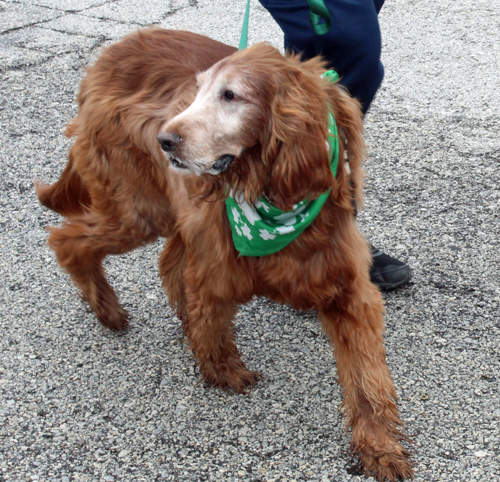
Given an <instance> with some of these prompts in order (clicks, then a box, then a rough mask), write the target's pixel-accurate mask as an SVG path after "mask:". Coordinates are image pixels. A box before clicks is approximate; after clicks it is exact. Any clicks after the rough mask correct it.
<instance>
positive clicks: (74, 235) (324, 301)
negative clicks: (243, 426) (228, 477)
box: [36, 29, 413, 480]
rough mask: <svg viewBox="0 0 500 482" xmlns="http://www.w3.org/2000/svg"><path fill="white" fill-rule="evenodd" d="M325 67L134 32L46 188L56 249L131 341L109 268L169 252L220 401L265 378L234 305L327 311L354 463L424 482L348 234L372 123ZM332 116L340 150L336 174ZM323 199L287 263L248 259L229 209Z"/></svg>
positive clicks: (284, 255)
mask: <svg viewBox="0 0 500 482" xmlns="http://www.w3.org/2000/svg"><path fill="white" fill-rule="evenodd" d="M325 70H326V67H325V64H324V62H323V61H322V60H321V59H312V60H308V61H305V62H300V61H299V59H298V58H297V57H296V56H283V55H281V54H280V53H279V51H278V50H277V49H275V48H273V47H272V46H270V45H267V44H257V45H254V46H252V47H250V48H248V49H246V50H241V51H236V49H235V48H233V47H230V46H227V45H224V44H222V43H219V42H217V41H214V40H211V39H210V38H207V37H204V36H201V35H196V34H193V33H188V32H180V31H168V30H162V29H151V30H144V31H140V32H137V33H134V34H132V35H130V36H128V37H126V38H125V39H123V40H122V41H120V42H118V43H116V44H115V45H112V46H110V47H108V48H107V49H105V51H104V52H103V54H102V55H101V56H100V58H99V59H98V60H97V62H96V63H95V65H94V66H93V67H90V68H89V69H88V73H87V75H86V77H85V78H84V79H83V81H82V84H81V91H80V94H79V96H78V104H79V112H78V115H77V117H76V118H75V119H74V120H73V121H72V122H71V124H70V125H69V127H68V128H67V135H68V136H72V137H74V138H75V142H74V144H73V146H72V147H71V150H70V153H69V162H68V163H67V165H66V167H65V169H64V171H63V173H62V175H61V177H60V179H59V180H58V181H57V182H56V183H54V184H52V185H50V186H49V185H44V184H37V186H36V189H37V194H38V197H39V199H40V202H41V203H42V204H43V205H45V206H47V207H48V208H50V209H53V210H54V211H56V212H58V213H60V214H62V215H63V216H65V218H66V220H65V222H64V224H63V225H62V226H61V227H58V228H52V229H51V230H50V237H49V240H48V242H49V245H50V247H51V248H52V249H53V250H54V251H55V253H56V256H57V260H58V262H59V264H60V265H61V266H62V267H63V268H64V269H65V270H66V271H67V272H68V273H69V275H70V276H71V278H72V280H73V281H74V283H75V284H76V285H77V286H78V287H79V288H80V289H81V290H82V292H83V295H84V297H85V299H86V300H87V301H88V303H89V304H90V306H91V307H92V309H93V310H94V312H95V314H96V316H97V318H98V320H99V321H100V322H101V323H102V324H103V325H105V326H107V327H109V328H111V329H114V330H123V329H125V328H126V326H127V312H126V311H125V310H124V309H123V308H122V307H121V306H120V304H119V302H118V298H117V296H116V294H115V292H114V291H113V289H112V287H111V286H110V285H109V284H108V282H107V281H106V279H105V274H104V269H103V264H102V261H103V259H104V258H105V257H106V256H107V255H109V254H121V253H126V252H128V251H131V250H132V249H134V248H137V247H138V246H141V245H144V244H147V243H151V242H153V241H155V240H156V239H157V238H158V237H160V236H161V237H164V238H167V242H166V245H165V247H164V249H163V252H162V253H161V257H160V275H161V278H162V280H163V287H164V289H165V291H166V293H167V295H168V298H169V301H170V304H171V306H172V307H173V308H174V309H175V310H176V312H177V314H178V317H179V319H180V320H182V325H183V328H184V331H185V334H186V337H187V341H188V343H189V348H190V349H191V350H192V352H193V354H194V356H195V358H196V361H197V364H198V366H199V370H200V373H201V376H202V378H203V380H205V381H206V382H207V383H208V384H210V385H212V386H215V387H220V388H223V389H232V390H235V391H237V392H245V391H246V390H247V389H249V388H250V387H252V386H253V385H254V384H255V383H256V381H257V380H258V378H259V374H258V373H256V372H254V371H251V370H249V369H248V368H247V367H246V366H245V365H244V363H243V362H242V361H241V358H240V355H239V352H238V348H237V347H236V344H235V341H234V334H233V318H234V316H235V313H236V311H237V309H238V305H240V304H242V303H246V302H248V301H249V300H251V299H252V298H253V297H254V296H264V297H267V298H270V299H272V300H275V301H277V302H279V303H289V304H290V305H292V306H293V307H294V308H296V309H298V310H316V311H317V312H318V313H319V317H320V319H321V323H322V326H323V329H324V331H325V332H326V334H327V335H328V337H329V338H330V340H331V342H332V344H333V347H334V353H335V356H336V359H337V373H338V379H339V383H340V385H341V387H342V388H343V391H344V402H343V411H344V413H345V415H346V418H347V422H346V423H347V425H348V426H349V427H350V428H351V429H352V450H353V451H354V452H355V453H357V454H358V455H359V457H360V459H361V464H362V466H363V468H364V470H365V472H366V473H368V474H373V475H375V476H376V477H377V478H378V479H379V480H396V479H398V478H406V477H411V476H412V475H413V472H412V468H411V464H410V462H409V459H408V454H407V453H406V451H405V450H404V449H403V448H402V446H401V441H402V440H403V439H404V438H405V436H404V435H403V433H402V430H401V425H402V422H401V420H400V418H399V414H398V410H397V407H396V403H395V400H396V391H395V388H394V385H393V382H392V379H391V375H390V372H389V369H388V367H387V365H386V355H385V349H384V344H383V330H384V319H383V311H384V308H383V303H382V299H381V294H380V292H379V290H378V289H377V288H376V287H375V286H374V285H373V284H372V283H371V282H370V279H369V266H370V260H371V257H370V251H369V246H368V244H367V242H366V241H365V240H364V238H363V237H362V235H361V234H360V232H359V231H358V229H357V227H356V223H355V216H354V208H353V199H355V200H356V202H357V203H358V205H359V204H360V202H361V184H362V171H361V161H362V159H363V156H364V143H363V138H362V130H363V127H362V116H361V113H360V109H359V105H358V103H357V102H356V101H355V100H353V99H352V98H351V97H350V96H349V95H348V93H347V92H346V91H345V90H344V89H343V88H342V87H341V86H339V85H338V84H337V83H335V82H332V81H330V80H327V79H325V78H322V74H323V73H324V72H325ZM329 112H331V113H333V115H334V117H335V120H336V125H337V128H338V138H339V139H340V141H339V153H338V160H339V164H338V169H337V172H336V173H334V172H332V168H331V166H330V159H329V155H328V146H327V142H326V139H327V138H328V135H329V133H328V122H327V118H328V116H329ZM347 152H348V154H349V163H347ZM334 174H335V175H334ZM324 193H329V194H328V195H327V198H326V201H325V203H324V205H323V207H322V209H321V210H320V211H319V214H318V215H317V217H316V218H315V219H314V221H313V222H312V224H310V225H309V227H307V228H306V229H305V230H304V231H303V232H302V233H301V234H300V235H299V236H298V237H296V238H295V239H294V240H293V241H291V242H290V243H289V244H287V245H286V246H285V247H284V248H283V249H281V250H279V251H277V252H275V253H273V254H268V255H264V256H246V255H239V253H238V251H237V250H236V249H235V245H234V242H233V237H232V231H231V227H230V224H229V220H228V211H227V208H226V198H227V197H228V196H229V195H230V194H231V195H234V196H235V198H236V196H238V197H239V199H240V200H244V201H245V203H246V205H247V206H252V205H255V204H256V203H258V202H260V201H259V200H261V199H265V200H266V201H267V202H269V203H270V204H272V205H273V206H274V207H276V208H277V209H280V210H282V211H290V210H291V209H292V208H293V207H294V206H295V205H296V204H297V203H299V202H301V201H303V200H315V199H316V198H318V197H319V196H320V195H323V194H324Z"/></svg>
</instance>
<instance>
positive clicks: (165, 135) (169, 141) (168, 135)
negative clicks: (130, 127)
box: [156, 132, 182, 152]
mask: <svg viewBox="0 0 500 482" xmlns="http://www.w3.org/2000/svg"><path fill="white" fill-rule="evenodd" d="M156 139H158V142H159V143H160V146H161V148H162V149H163V150H164V151H166V152H171V151H173V150H174V149H175V148H176V147H177V146H178V145H179V143H180V142H181V140H182V138H181V136H180V135H179V134H176V133H175V132H160V134H158V135H157V136H156Z"/></svg>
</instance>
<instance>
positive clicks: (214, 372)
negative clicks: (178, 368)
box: [200, 361, 262, 393]
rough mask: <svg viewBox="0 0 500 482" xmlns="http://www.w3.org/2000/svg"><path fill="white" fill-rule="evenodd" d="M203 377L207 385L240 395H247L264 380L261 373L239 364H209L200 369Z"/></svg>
mask: <svg viewBox="0 0 500 482" xmlns="http://www.w3.org/2000/svg"><path fill="white" fill-rule="evenodd" d="M200 369H201V375H202V377H203V379H204V380H205V382H206V383H208V384H209V385H210V386H212V387H217V388H222V389H223V390H234V391H235V392H238V393H247V392H248V390H249V389H251V388H253V387H254V386H255V384H256V383H257V382H258V381H259V380H260V379H261V378H262V375H261V374H260V373H259V372H254V371H251V370H248V369H247V368H246V367H245V365H244V364H243V363H242V362H241V361H239V363H230V362H228V363H224V364H219V365H212V364H209V365H208V366H207V365H205V366H203V367H200Z"/></svg>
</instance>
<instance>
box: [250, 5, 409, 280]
mask: <svg viewBox="0 0 500 482" xmlns="http://www.w3.org/2000/svg"><path fill="white" fill-rule="evenodd" d="M260 3H261V4H262V5H263V6H264V7H265V8H266V9H267V10H269V13H270V14H271V15H272V16H273V18H274V19H275V20H276V22H277V23H278V24H279V26H280V27H281V29H282V30H283V33H284V35H285V49H286V50H287V51H294V52H296V53H299V54H300V55H301V56H302V57H303V58H304V59H306V58H310V57H315V56H318V55H321V56H323V57H324V58H325V59H326V60H327V61H328V65H329V67H330V68H333V69H335V70H336V71H337V72H338V74H339V76H340V83H341V84H342V85H344V86H345V87H346V88H347V89H348V90H349V92H350V94H351V95H352V96H353V97H356V98H357V99H358V100H359V101H360V102H361V105H362V109H363V113H366V112H367V111H368V109H369V108H370V105H371V103H372V100H373V98H374V97H375V94H376V92H377V90H378V88H379V87H380V84H381V83H382V79H383V76H384V68H383V66H382V62H381V60H380V54H381V37H380V27H379V22H378V13H379V12H380V9H381V8H382V5H383V4H384V0H325V5H326V6H327V8H328V11H329V13H330V17H331V20H332V26H331V28H330V30H329V32H328V33H326V34H325V35H318V34H316V32H315V31H314V29H313V26H312V24H311V21H310V19H309V5H308V3H307V0H260ZM372 257H373V263H372V267H371V270H370V278H371V280H372V282H373V283H375V284H376V285H378V286H379V287H380V288H381V289H383V290H392V289H396V288H399V287H400V286H403V285H405V284H406V283H408V281H409V280H410V277H411V271H410V267H409V266H408V265H407V264H406V263H403V262H401V261H399V260H397V259H395V258H393V257H391V256H389V255H387V254H385V253H383V252H382V251H381V250H379V249H376V248H372Z"/></svg>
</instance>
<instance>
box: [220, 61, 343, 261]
mask: <svg viewBox="0 0 500 482" xmlns="http://www.w3.org/2000/svg"><path fill="white" fill-rule="evenodd" d="M323 76H324V77H327V78H328V79H329V80H331V81H332V82H335V81H336V80H337V79H338V75H337V73H336V72H335V71H333V70H330V71H328V72H325V74H323ZM328 131H329V134H328V141H327V148H328V151H329V154H330V166H331V169H332V172H333V175H334V176H335V175H336V172H337V165H338V162H339V139H338V132H337V124H336V122H335V118H334V116H333V114H332V112H331V109H330V112H329V113H328ZM330 191H331V189H329V190H328V191H327V192H325V193H324V194H322V195H321V196H319V197H318V198H317V199H314V200H313V201H301V202H299V203H298V204H296V205H295V206H294V207H293V210H292V211H281V210H280V209H278V208H276V207H274V206H273V205H271V204H269V203H268V202H267V201H266V200H265V199H264V198H260V199H258V200H257V201H256V202H255V204H254V205H250V204H249V203H247V202H246V201H245V199H244V197H243V195H242V194H241V195H240V196H239V197H234V196H233V193H232V192H231V193H230V195H229V197H228V198H227V199H226V210H227V216H228V218H229V224H230V225H231V231H232V234H233V242H234V246H235V248H236V250H237V251H238V252H239V254H240V256H266V255H268V254H273V253H276V252H278V251H279V250H280V249H283V248H284V247H285V246H287V245H288V244H290V243H291V242H292V241H293V240H294V239H295V238H296V237H297V236H299V234H300V233H302V231H304V229H306V228H307V227H308V226H309V225H310V224H311V223H312V222H313V221H314V219H315V218H316V216H317V215H318V213H319V212H320V210H321V208H322V207H323V204H325V201H326V200H327V198H328V195H329V194H330Z"/></svg>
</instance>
